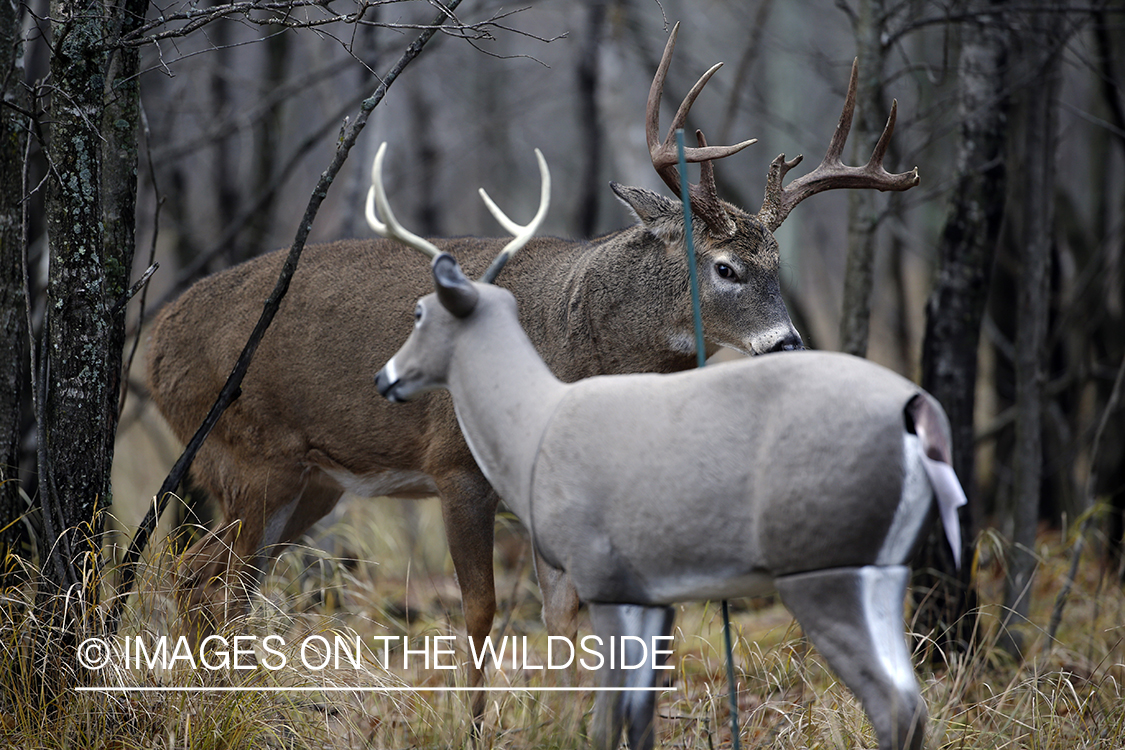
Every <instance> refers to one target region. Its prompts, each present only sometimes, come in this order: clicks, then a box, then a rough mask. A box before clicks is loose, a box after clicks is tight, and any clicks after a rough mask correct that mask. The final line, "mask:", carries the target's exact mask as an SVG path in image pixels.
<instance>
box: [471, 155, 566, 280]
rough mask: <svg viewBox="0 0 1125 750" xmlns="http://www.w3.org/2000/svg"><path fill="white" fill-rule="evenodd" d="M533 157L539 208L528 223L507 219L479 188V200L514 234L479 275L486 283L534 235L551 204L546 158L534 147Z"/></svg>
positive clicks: (549, 174) (549, 178) (549, 175)
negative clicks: (536, 173) (536, 176)
mask: <svg viewBox="0 0 1125 750" xmlns="http://www.w3.org/2000/svg"><path fill="white" fill-rule="evenodd" d="M535 158H536V159H538V160H539V180H540V184H541V187H540V190H539V210H538V211H536V212H535V216H533V217H532V219H531V221H530V222H529V223H527V224H525V225H523V226H521V225H519V224H517V223H515V222H514V221H512V220H511V219H509V218H508V216H507V214H505V213H504V212H503V211H501V210H500V207H499V206H497V205H496V203H495V202H493V200H492V199H491V198H489V197H488V193H486V192H485V191H484V188H480V197H481V200H483V201H484V205H485V206H487V207H488V210H489V212H490V213H491V214H492V215H493V216H494V217H495V218H496V221H498V222H500V226H502V227H504V230H505V231H506V232H508V234H511V235H514V237H513V238H512V241H511V242H509V243H508V244H507V245H505V246H504V249H503V250H501V251H500V254H499V255H497V256H496V258H495V259H494V260H493V261H492V263H491V264H490V265H489V266H488V269H487V270H486V271H485V272H484V275H483V276H481V277H480V280H481V281H482V282H484V283H486V284H492V283H494V282H495V281H496V276H497V274H499V273H500V269H502V268H503V267H504V264H505V263H507V262H508V260H509V259H510V258H511V257H512V256H513V255H515V254H516V251H518V250H519V249H520V248H521V247H523V246H524V245H526V244H527V243H528V240H530V239H531V238H532V237H534V236H535V232H536V230H538V229H539V225H540V224H542V223H543V219H544V217H546V216H547V208H548V207H549V206H550V205H551V170H549V169H547V160H546V159H544V158H543V152H542V151H540V150H539V149H535Z"/></svg>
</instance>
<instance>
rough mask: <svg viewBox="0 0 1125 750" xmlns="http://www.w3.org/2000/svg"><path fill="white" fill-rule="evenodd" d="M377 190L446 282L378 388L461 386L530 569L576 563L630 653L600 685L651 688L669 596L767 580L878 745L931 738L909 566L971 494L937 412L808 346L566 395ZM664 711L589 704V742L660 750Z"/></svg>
mask: <svg viewBox="0 0 1125 750" xmlns="http://www.w3.org/2000/svg"><path fill="white" fill-rule="evenodd" d="M376 161H377V162H378V161H379V160H378V159H377V160H376ZM543 169H544V171H545V169H546V167H545V166H544V167H543ZM544 183H545V184H546V180H544ZM376 189H377V196H378V198H377V200H378V201H379V205H380V211H381V212H382V213H383V215H384V217H385V218H386V221H387V224H388V225H389V230H388V233H389V234H390V235H393V236H396V237H399V238H401V240H402V241H403V242H404V243H407V244H411V245H412V246H415V247H417V248H418V249H420V250H423V251H424V252H426V253H427V254H428V255H430V256H432V257H434V260H433V282H434V286H435V288H436V293H435V294H430V295H428V296H426V297H424V298H422V299H421V300H420V301H419V302H418V303H417V306H416V307H415V310H414V330H413V332H411V334H410V338H408V339H407V340H406V343H405V344H403V346H402V348H401V349H399V351H398V352H397V353H396V354H395V355H394V357H392V358H391V359H390V361H388V362H387V363H386V365H385V366H384V367H383V368H382V369H381V370H379V372H378V373H377V374H376V376H375V383H376V385H377V386H378V389H379V392H380V393H381V394H383V395H384V396H385V397H386V398H387V399H388V400H390V401H395V402H413V400H414V399H417V398H419V397H422V396H423V394H426V393H428V392H430V391H433V390H435V389H447V390H448V391H449V392H450V394H451V395H452V397H453V407H454V410H455V413H456V415H457V421H458V423H459V424H460V425H461V429H462V431H463V432H464V434H465V440H466V442H467V443H468V445H469V448H470V449H471V450H472V452H473V456H474V457H475V458H476V461H477V465H478V466H479V467H480V468H481V470H482V471H483V472H484V475H485V476H486V477H488V481H489V482H490V483H491V485H492V487H494V488H495V489H496V491H497V492H498V493H500V497H501V498H503V500H504V502H505V503H506V504H507V505H508V507H509V508H511V509H512V511H513V512H514V513H515V514H516V515H517V516H519V518H520V519H521V520H522V521H523V522H524V525H525V526H527V528H528V531H529V533H530V535H531V539H532V542H533V543H534V545H535V549H536V552H537V553H538V558H537V559H538V566H539V567H538V571H539V574H540V575H541V576H542V575H544V573H546V572H547V570H548V569H550V570H551V571H553V573H554V576H555V577H557V576H558V575H560V574H562V573H565V574H566V575H567V576H568V577H569V578H570V580H571V581H572V582H573V584H574V585H575V587H576V588H577V592H578V596H579V597H580V598H581V599H582V600H583V601H585V602H587V603H588V604H589V606H590V613H591V619H592V621H593V626H594V630H595V633H596V635H598V636H599V637H600V638H601V643H603V644H608V643H610V642H611V641H612V642H614V643H620V644H621V648H626V647H633V648H635V649H636V651H635V652H633V653H628V657H627V658H625V659H624V662H623V661H622V658H623V657H622V658H619V659H618V660H617V662H616V665H615V666H611V665H612V664H613V661H612V651H611V650H610V648H605V652H604V653H603V657H604V663H603V666H602V669H601V670H600V683H601V686H602V687H607V688H608V687H624V686H628V687H633V688H652V687H655V686H656V685H657V680H658V677H659V675H660V674H661V673H660V672H659V671H658V669H659V666H660V662H659V660H658V659H657V657H656V655H655V654H654V655H653V657H652V658H647V656H646V654H647V653H648V651H644V652H643V653H642V648H644V647H642V646H638V645H637V643H638V642H639V643H644V644H651V645H652V646H653V647H654V648H655V647H656V646H658V645H660V646H663V645H666V644H667V641H662V642H658V641H655V640H654V639H655V638H668V637H670V636H671V634H672V620H673V609H672V608H671V606H670V605H671V604H673V603H675V602H681V601H685V600H710V599H727V598H735V597H744V596H755V595H761V594H764V593H768V592H770V591H772V590H775V589H776V590H777V591H779V592H780V594H781V598H782V601H783V602H784V603H785V605H786V606H787V607H788V608H789V610H790V611H791V612H792V613H793V615H794V616H795V617H796V618H797V621H798V622H799V623H800V624H801V626H802V627H803V628H804V631H805V634H806V635H807V636H808V637H809V639H810V640H811V641H812V643H813V644H814V645H815V646H816V647H817V648H818V649H819V650H820V651H821V653H822V654H823V655H824V657H825V658H826V659H827V661H828V664H829V665H830V666H831V667H832V669H833V670H835V672H836V673H837V674H838V675H839V676H840V678H841V679H842V680H843V682H844V684H846V685H847V686H848V687H849V688H851V689H852V691H854V692H855V693H856V695H857V696H858V697H859V699H860V701H861V703H862V704H863V706H864V708H865V709H866V711H867V714H868V716H869V717H870V718H871V721H872V724H873V725H874V727H875V732H876V735H877V737H878V740H879V747H880V749H881V750H892V749H893V750H900V749H901V748H911V749H916V748H921V747H922V745H923V741H924V734H925V719H926V708H925V705H924V703H923V701H922V697H921V695H920V693H919V691H918V684H917V681H916V679H915V676H914V670H913V666H912V665H911V662H910V655H909V653H908V651H907V647H906V635H905V632H904V630H903V610H902V605H903V598H904V596H905V595H906V585H907V581H908V578H909V570H908V569H907V567H906V566H905V564H906V562H907V560H908V559H909V556H910V553H911V550H912V548H913V546H914V544H915V542H916V541H917V539H918V538H919V535H920V533H921V531H922V529H923V526H924V525H925V523H926V521H927V520H928V519H929V518H930V517H931V515H932V512H933V511H934V510H935V509H937V508H940V510H941V516H942V519H943V521H946V530H947V533H948V534H949V535H950V542H951V544H952V546H953V549H954V550H958V549H959V547H960V544H959V541H958V534H959V531H958V528H959V527H958V526H957V523H956V516H955V509H956V507H957V506H958V505H960V504H962V503H963V502H964V494H963V493H962V491H961V486H960V484H959V483H958V481H957V478H956V476H955V475H954V474H953V469H952V468H951V467H950V465H949V464H950V446H949V426H948V423H947V421H946V418H945V413H944V412H943V411H942V409H941V406H940V405H939V404H938V403H937V401H935V400H934V399H933V398H932V397H931V396H930V395H929V394H927V393H925V392H924V391H922V390H921V389H920V388H918V387H917V386H916V385H914V384H913V383H911V382H910V381H908V380H906V379H904V378H902V377H901V376H899V375H897V374H895V373H893V372H891V371H890V370H887V369H886V368H884V367H880V366H879V365H875V364H872V363H870V362H868V361H866V360H863V359H859V358H857V357H852V356H849V355H845V354H837V353H825V352H812V351H804V352H795V353H792V354H783V355H777V354H775V355H770V356H765V357H758V358H754V359H748V360H744V361H741V362H738V363H734V364H725V365H718V366H715V367H708V368H705V369H702V370H696V371H692V372H681V373H674V374H647V375H644V374H638V375H606V376H600V377H591V378H588V379H586V380H580V381H578V382H575V383H564V382H563V381H561V380H559V379H558V378H556V377H555V376H554V375H553V374H552V373H551V370H550V368H549V367H548V366H547V364H546V363H545V362H544V361H543V359H542V358H541V357H540V356H539V354H538V352H537V351H536V349H535V346H534V345H533V344H532V342H531V340H530V339H528V337H527V335H526V334H525V333H524V330H523V328H522V327H521V326H520V318H519V315H518V313H517V305H516V300H515V298H514V297H513V296H512V295H511V294H510V293H509V292H508V291H506V290H504V289H500V288H499V287H496V286H493V285H491V284H485V283H476V282H472V281H469V280H468V279H467V278H466V277H465V275H464V274H463V273H462V271H461V269H460V267H459V266H458V265H457V261H456V260H454V259H453V257H452V256H451V255H449V254H448V253H439V252H438V251H437V249H436V248H434V247H433V246H432V245H428V244H420V243H417V242H416V238H414V237H413V236H411V235H409V233H406V232H405V231H403V230H400V229H397V228H396V226H395V222H394V218H393V216H392V215H391V214H390V211H389V209H388V208H386V198H385V196H384V195H383V194H382V188H381V186H378V183H377V188H376ZM544 190H546V188H544ZM489 208H490V209H492V210H493V212H494V213H497V212H498V209H496V208H495V207H494V206H493V205H492V204H491V203H490V204H489ZM541 211H542V209H541ZM497 218H498V219H500V221H501V223H503V224H505V226H507V225H508V224H509V223H510V222H508V221H507V220H506V219H505V218H502V217H500V216H498V217H497ZM513 229H514V230H519V229H520V228H519V227H515V226H513ZM526 235H527V232H525V233H524V237H523V238H522V239H523V241H526ZM520 240H521V238H517V240H514V241H513V245H515V244H516V243H517V242H519V241H520ZM515 249H516V247H510V248H508V249H507V250H506V252H508V253H511V252H514V251H515ZM935 497H936V500H937V502H936V503H935ZM630 639H639V640H630ZM622 663H627V664H629V665H637V664H640V665H642V666H640V667H639V668H637V669H622V668H621V667H620V664H622ZM654 707H655V694H654V693H653V692H641V691H630V692H601V693H599V694H598V698H597V703H596V705H595V714H594V720H593V722H594V724H593V726H594V733H593V738H594V743H593V744H594V746H595V747H597V748H603V749H608V748H615V747H617V744H618V739H619V737H620V734H621V730H622V726H623V725H626V726H627V732H628V739H629V747H630V748H632V750H641V749H642V748H650V747H652V745H653V712H654Z"/></svg>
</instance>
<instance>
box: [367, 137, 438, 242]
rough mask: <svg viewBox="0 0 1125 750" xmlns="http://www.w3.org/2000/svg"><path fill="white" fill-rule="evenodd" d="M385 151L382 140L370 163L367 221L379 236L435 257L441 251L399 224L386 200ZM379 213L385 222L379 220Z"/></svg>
mask: <svg viewBox="0 0 1125 750" xmlns="http://www.w3.org/2000/svg"><path fill="white" fill-rule="evenodd" d="M386 153H387V143H386V141H384V142H383V144H382V145H381V146H379V150H378V151H377V152H376V153H375V162H374V163H373V164H372V165H371V187H370V188H368V190H367V210H366V212H365V215H366V217H367V223H368V225H369V226H370V227H371V228H372V229H373V230H375V234H377V235H379V236H380V237H386V238H387V239H391V240H397V241H399V242H401V243H402V244H404V245H406V246H407V247H412V248H414V249H415V250H418V251H421V252H423V253H425V254H426V255H427V256H429V257H430V258H436V257H437V256H438V255H440V254H441V251H440V250H438V249H437V247H435V246H434V244H433V243H432V242H430V241H429V240H425V239H423V238H421V237H419V236H418V235H416V234H414V233H413V232H411V231H409V230H408V229H407V228H406V227H404V226H403V225H402V224H399V223H398V219H396V218H395V215H394V212H393V211H391V204H390V203H389V202H388V201H387V191H386V190H385V189H384V188H383V156H384V155H385V154H386ZM376 207H378V208H379V214H378V215H377V214H376V213H375V208H376ZM380 215H381V216H382V217H383V219H384V220H385V222H386V223H384V222H382V221H379V216H380Z"/></svg>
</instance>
